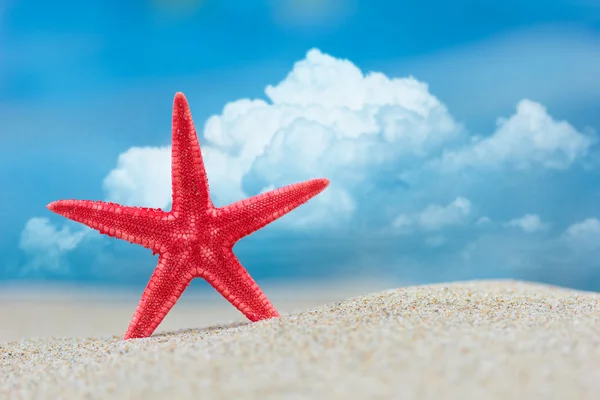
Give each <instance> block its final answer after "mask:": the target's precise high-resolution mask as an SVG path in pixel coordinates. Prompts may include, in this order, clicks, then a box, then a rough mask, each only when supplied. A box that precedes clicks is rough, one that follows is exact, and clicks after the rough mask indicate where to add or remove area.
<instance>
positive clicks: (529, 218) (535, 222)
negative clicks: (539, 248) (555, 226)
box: [507, 214, 548, 233]
mask: <svg viewBox="0 0 600 400" xmlns="http://www.w3.org/2000/svg"><path fill="white" fill-rule="evenodd" d="M507 225H508V226H513V227H517V228H521V229H522V230H523V231H525V232H526V233H535V232H540V231H543V230H546V229H547V228H548V225H547V224H546V223H544V222H542V220H541V219H540V217H539V216H538V215H536V214H526V215H524V216H522V217H521V218H515V219H512V220H510V221H508V222H507Z"/></svg>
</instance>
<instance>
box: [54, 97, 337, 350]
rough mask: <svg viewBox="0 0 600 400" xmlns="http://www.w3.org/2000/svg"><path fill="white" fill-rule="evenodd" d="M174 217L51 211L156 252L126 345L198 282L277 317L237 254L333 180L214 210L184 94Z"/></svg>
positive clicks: (86, 206) (178, 107)
mask: <svg viewBox="0 0 600 400" xmlns="http://www.w3.org/2000/svg"><path fill="white" fill-rule="evenodd" d="M172 131H173V145H172V150H171V168H172V171H171V174H172V187H173V206H172V209H171V211H169V212H166V211H163V210H161V209H156V208H155V209H153V208H141V207H128V206H121V205H119V204H114V203H106V202H101V201H89V200H59V201H55V202H52V203H50V204H48V209H50V210H51V211H54V212H55V213H57V214H60V215H62V216H64V217H66V218H69V219H72V220H74V221H77V222H81V223H83V224H85V225H87V226H89V227H91V228H93V229H96V230H98V231H100V233H103V234H107V235H109V236H111V237H117V238H119V239H124V240H127V241H129V242H131V243H137V244H141V245H142V246H144V247H146V248H149V249H152V250H153V254H155V253H158V254H159V257H158V266H157V267H156V269H155V270H154V273H153V274H152V277H151V278H150V282H149V283H148V286H147V287H146V290H145V291H144V293H143V295H142V299H141V300H140V303H139V305H138V307H137V309H136V311H135V314H134V316H133V319H132V320H131V323H130V325H129V328H128V329H127V333H126V334H125V337H124V339H125V340H127V339H130V338H141V337H147V336H150V335H151V334H152V333H153V332H154V330H155V329H156V327H157V326H158V325H159V324H160V323H161V321H162V320H163V319H164V317H165V315H167V313H168V312H169V310H170V309H171V307H173V305H174V304H175V302H176V301H177V300H178V299H179V297H180V296H181V294H182V293H183V291H184V290H185V289H186V288H187V286H188V285H189V284H190V282H191V280H192V279H193V278H196V277H199V278H204V279H206V280H207V281H208V282H209V283H210V284H211V285H212V286H213V287H214V288H215V289H217V291H218V292H219V293H221V295H222V296H223V297H225V298H226V299H227V300H228V301H229V302H230V303H231V304H233V305H234V306H235V307H236V308H237V309H238V310H240V311H241V312H242V313H243V314H244V315H245V316H246V317H247V318H248V319H250V320H251V321H259V320H262V319H266V318H273V317H278V316H279V314H278V313H277V311H276V310H275V307H273V305H272V304H271V303H270V302H269V300H268V299H267V298H266V297H265V295H264V294H263V292H262V290H261V289H260V288H259V287H258V285H257V284H256V283H255V282H254V280H253V279H252V277H250V275H249V274H248V272H247V271H246V269H245V268H244V267H243V266H242V265H241V264H240V262H239V261H238V259H237V257H236V256H235V255H234V254H233V245H234V244H235V243H236V242H237V241H238V240H240V239H241V238H243V237H245V236H247V235H249V234H251V233H252V232H254V231H257V230H258V229H260V228H262V227H264V226H265V225H267V224H269V223H271V222H273V221H274V220H276V219H278V218H279V217H281V216H282V215H284V214H286V213H288V212H289V211H291V210H293V209H294V208H296V207H298V206H299V205H301V204H303V203H305V202H306V201H308V200H309V199H310V198H312V197H313V196H316V195H317V194H319V193H320V192H321V191H323V190H324V189H325V188H326V187H327V185H329V180H327V179H313V180H310V181H306V182H303V183H296V184H293V185H289V186H285V187H283V188H280V189H276V190H273V191H270V192H268V193H263V194H259V195H257V196H254V197H251V198H248V199H245V200H241V201H238V202H236V203H233V204H231V205H229V206H226V207H222V208H217V207H214V206H213V204H212V201H211V199H210V195H209V189H208V180H207V178H206V171H205V169H204V163H203V161H202V154H201V152H200V145H199V144H198V137H197V136H196V130H195V128H194V123H193V121H192V115H191V112H190V109H189V105H188V103H187V100H186V99H185V96H184V95H183V93H177V94H176V95H175V101H174V104H173V129H172Z"/></svg>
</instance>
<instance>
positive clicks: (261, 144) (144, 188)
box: [26, 50, 593, 254]
mask: <svg viewBox="0 0 600 400" xmlns="http://www.w3.org/2000/svg"><path fill="white" fill-rule="evenodd" d="M265 92H266V95H267V100H266V101H265V100H251V99H240V100H236V101H232V102H230V103H228V104H226V105H225V107H224V108H223V110H222V112H221V114H219V115H213V116H211V117H210V118H209V119H208V120H207V121H206V122H205V124H204V126H203V125H202V121H199V120H196V121H195V122H196V127H197V128H198V131H199V133H200V130H201V128H203V130H202V133H203V134H202V135H200V141H201V147H202V154H203V158H204V161H205V164H206V170H207V173H208V178H209V181H210V188H211V194H212V197H213V201H214V203H215V205H217V206H221V205H225V204H228V203H231V202H233V201H236V200H239V199H241V198H243V197H247V196H250V195H254V194H257V193H260V192H263V191H265V190H269V189H272V188H275V187H280V186H284V185H287V184H290V183H293V182H297V181H301V180H306V179H311V178H315V177H326V178H329V179H330V181H331V185H330V186H329V188H328V189H327V190H326V191H324V192H323V193H321V194H320V195H319V196H317V197H316V198H315V199H313V200H311V202H309V203H308V204H306V205H304V206H303V207H300V208H299V209H298V210H295V211H294V212H293V213H291V214H289V215H288V216H286V217H284V218H282V220H281V221H280V222H277V223H276V225H277V226H278V227H280V228H286V229H291V228H297V229H322V228H323V227H337V228H341V229H343V230H346V231H351V230H352V229H353V228H354V227H356V226H360V227H363V226H367V225H369V224H371V225H369V227H373V226H372V225H373V224H380V225H383V224H385V225H386V226H388V227H389V226H390V223H389V221H390V220H391V219H393V218H394V217H396V218H395V220H394V221H393V223H392V224H391V225H393V226H394V227H395V230H396V231H398V232H404V231H420V232H422V233H424V237H423V240H424V243H425V244H426V245H428V246H433V247H435V246H441V245H442V244H443V243H445V240H446V236H444V235H443V234H442V233H443V232H440V231H442V230H443V229H445V228H449V227H453V226H460V225H461V224H466V223H467V222H470V221H471V218H473V219H474V218H475V216H474V215H473V214H474V212H473V210H472V204H471V202H470V200H469V199H468V198H467V197H471V198H474V197H472V196H471V191H472V190H480V187H483V185H485V184H486V182H485V181H482V182H480V184H481V185H482V186H477V187H475V185H472V186H471V187H469V185H467V184H463V182H465V181H469V180H470V179H471V176H470V175H469V173H470V171H472V170H477V171H485V170H486V169H487V168H489V167H494V168H496V169H497V170H498V169H502V168H504V170H505V171H506V172H510V170H513V169H520V171H519V173H520V174H521V176H526V174H524V172H527V170H528V169H531V168H533V167H534V166H537V167H540V168H546V169H548V170H550V171H552V170H563V169H566V168H569V167H570V166H571V165H573V163H575V162H576V161H577V160H578V159H580V158H582V157H584V156H585V154H586V153H587V152H588V150H589V148H590V147H591V146H592V144H593V140H592V138H590V137H588V136H586V135H584V134H582V133H580V132H579V131H577V130H576V129H575V128H574V127H573V126H571V125H570V124H568V123H567V122H564V121H556V120H554V119H553V118H552V117H551V116H550V115H549V114H548V113H547V111H546V110H545V109H544V107H542V106H541V105H539V104H537V103H534V102H531V101H528V100H524V101H521V102H520V103H519V104H518V106H517V111H516V113H515V114H514V115H513V116H511V117H510V118H508V119H504V120H500V121H499V123H498V127H497V129H496V131H495V132H493V133H492V134H491V135H489V136H487V137H485V138H482V137H469V136H468V134H467V132H466V130H465V129H464V128H463V127H462V126H461V125H460V124H458V123H457V122H456V121H455V119H454V118H453V117H452V116H451V115H450V113H449V112H448V110H447V108H446V107H445V106H444V104H442V103H441V102H440V101H439V100H438V99H437V98H436V97H435V96H433V95H432V94H431V93H430V92H429V89H428V86H427V84H425V83H423V82H420V81H418V80H416V79H414V78H412V77H407V78H390V77H387V76H385V75H383V74H381V73H368V74H365V73H363V72H361V70H360V69H359V68H358V67H357V66H355V65H354V64H353V63H351V62H350V61H348V60H343V59H336V58H334V57H331V56H329V55H326V54H323V53H321V52H320V51H318V50H311V51H309V52H308V53H307V55H306V57H305V59H303V60H301V61H299V62H297V63H296V64H295V65H294V66H293V69H292V70H291V71H290V73H289V74H288V75H287V76H286V77H285V79H283V80H282V81H281V82H279V83H278V84H276V85H270V86H268V87H267V88H266V90H265ZM191 106H192V112H193V113H194V115H197V112H196V110H194V107H195V106H194V101H191ZM170 151H171V149H170V147H169V146H166V147H154V148H152V147H133V148H130V149H128V150H127V151H125V152H124V153H122V154H121V155H120V156H119V159H118V161H117V165H116V167H115V169H113V170H112V171H110V172H109V173H108V175H107V176H106V178H105V179H104V182H103V186H104V190H105V194H106V196H105V198H106V199H107V200H110V201H116V202H119V203H124V204H129V205H141V206H150V207H161V208H163V209H165V208H167V207H169V205H170V202H171V175H170ZM436 163H437V164H436ZM432 165H434V166H437V167H438V168H428V166H432ZM467 166H468V167H470V168H464V167H467ZM444 170H447V171H449V172H453V171H454V172H456V171H457V170H459V171H458V172H459V173H457V174H454V175H451V174H440V172H443V171H444ZM504 170H503V171H504ZM423 172H426V174H425V173H423ZM410 173H413V176H418V177H422V176H426V178H427V179H417V180H413V181H409V180H406V181H405V182H401V181H400V179H399V177H403V175H404V174H410ZM487 183H489V182H487ZM402 184H404V186H402ZM478 184H479V183H478ZM461 185H462V186H461ZM491 185H494V183H491ZM463 189H464V190H463ZM448 193H454V194H453V196H454V195H455V193H461V194H463V195H464V197H463V196H461V197H457V198H456V199H455V200H454V201H452V202H450V203H449V204H446V205H443V204H444V202H446V201H448V199H449V198H448ZM500 201H501V200H500ZM423 204H429V206H427V207H425V208H422V207H423ZM380 205H381V206H380ZM486 206H488V209H487V210H486V214H488V215H489V216H490V217H492V218H494V207H493V206H491V205H486ZM365 209H366V210H367V212H363V211H365ZM400 210H413V212H410V213H407V214H401V215H398V214H399V211H400ZM414 210H416V211H414ZM373 213H375V214H373ZM390 216H391V217H390ZM526 217H527V216H526ZM361 218H362V219H361ZM372 221H376V222H372ZM380 221H385V222H380ZM355 222H356V225H355V226H354V227H353V226H351V225H350V224H349V223H355ZM513 222H514V224H515V226H519V227H521V228H522V229H524V230H526V231H527V230H529V231H534V230H536V229H539V228H540V227H541V225H543V224H542V222H541V221H539V220H536V219H535V217H529V218H525V219H521V220H520V221H517V220H515V221H513ZM45 224H47V222H46V223H45ZM476 224H477V225H483V224H489V225H492V224H491V219H490V218H489V217H481V218H480V219H479V220H478V222H477V223H476ZM49 227H50V228H52V229H54V231H55V232H62V231H63V230H62V229H57V228H53V227H52V226H51V225H49ZM374 228H375V229H376V230H377V228H381V226H375V227H374ZM27 229H28V228H26V231H27ZM479 231H480V230H479ZM74 232H75V231H69V232H67V233H68V234H70V235H71V236H72V235H74ZM432 232H436V233H435V234H433V233H432ZM437 232H440V233H439V234H437ZM56 235H59V234H54V236H56ZM79 240H81V239H78V240H77V241H75V242H73V243H74V244H73V247H74V246H75V245H76V244H77V242H78V241H79ZM26 247H27V246H26ZM34 247H35V246H34ZM34 247H31V246H30V247H29V249H30V250H28V251H30V252H33V251H32V250H31V249H32V248H34ZM444 247H450V246H444ZM35 248H36V249H38V250H39V251H47V252H48V254H51V253H53V252H54V253H56V249H57V248H60V246H58V245H49V246H45V247H44V246H37V247H35ZM63 248H64V247H63ZM44 249H46V250H44ZM62 251H63V252H64V251H68V248H64V250H62Z"/></svg>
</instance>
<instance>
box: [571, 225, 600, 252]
mask: <svg viewBox="0 0 600 400" xmlns="http://www.w3.org/2000/svg"><path fill="white" fill-rule="evenodd" d="M562 239H563V240H564V241H565V242H566V243H567V244H568V245H569V246H571V247H572V248H574V249H576V250H579V251H596V250H600V220H598V219H597V218H587V219H585V220H583V221H580V222H577V223H574V224H573V225H571V226H569V227H568V228H567V229H566V230H565V232H564V234H563V237H562Z"/></svg>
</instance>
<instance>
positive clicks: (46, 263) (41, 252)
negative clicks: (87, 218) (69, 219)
mask: <svg viewBox="0 0 600 400" xmlns="http://www.w3.org/2000/svg"><path fill="white" fill-rule="evenodd" d="M86 233H87V229H86V230H82V229H81V228H78V229H77V230H75V231H73V230H71V229H70V228H69V227H68V226H66V225H65V226H63V227H62V228H61V229H60V230H59V229H57V228H56V227H55V226H54V225H53V224H52V223H50V220H49V219H48V218H31V219H29V221H27V223H26V224H25V228H24V229H23V231H22V232H21V239H20V242H19V247H20V248H21V250H23V251H25V252H26V253H29V254H31V255H32V256H33V258H32V259H31V261H30V263H29V264H28V265H27V268H29V269H38V268H41V267H44V268H50V269H53V270H60V269H61V268H60V264H59V260H60V256H61V255H63V254H64V253H66V252H68V251H70V250H73V249H74V248H75V247H76V246H77V245H78V244H79V242H81V240H82V239H83V237H84V236H85V235H86Z"/></svg>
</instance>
